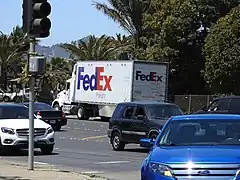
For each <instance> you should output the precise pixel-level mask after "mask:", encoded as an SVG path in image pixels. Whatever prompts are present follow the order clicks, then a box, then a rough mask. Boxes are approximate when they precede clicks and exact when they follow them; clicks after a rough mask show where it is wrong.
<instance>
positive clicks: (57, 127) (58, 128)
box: [53, 125, 62, 131]
mask: <svg viewBox="0 0 240 180" xmlns="http://www.w3.org/2000/svg"><path fill="white" fill-rule="evenodd" d="M61 128H62V126H60V125H56V126H55V127H54V128H53V130H54V131H60V130H61Z"/></svg>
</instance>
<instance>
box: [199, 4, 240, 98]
mask: <svg viewBox="0 0 240 180" xmlns="http://www.w3.org/2000/svg"><path fill="white" fill-rule="evenodd" d="M205 57H206V63H205V70H204V77H205V80H206V82H207V84H208V85H209V87H210V89H211V91H212V92H216V93H233V94H240V85H239V84H240V79H239V74H240V58H239V57H240V7H236V8H234V9H232V11H231V12H230V13H229V14H227V15H226V16H225V17H223V18H220V19H219V20H218V21H217V23H216V24H215V25H214V26H213V27H212V28H211V32H210V33H209V35H208V36H207V38H206V43H205Z"/></svg>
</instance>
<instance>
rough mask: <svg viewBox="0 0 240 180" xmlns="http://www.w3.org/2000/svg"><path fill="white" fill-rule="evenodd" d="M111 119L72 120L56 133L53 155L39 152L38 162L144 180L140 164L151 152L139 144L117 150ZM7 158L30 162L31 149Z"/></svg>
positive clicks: (84, 171) (80, 170) (120, 179)
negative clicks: (112, 141) (112, 140)
mask: <svg viewBox="0 0 240 180" xmlns="http://www.w3.org/2000/svg"><path fill="white" fill-rule="evenodd" d="M107 129H108V123H107V122H99V121H83V120H77V119H68V125H66V126H65V127H63V128H62V130H61V131H60V132H56V146H55V150H54V153H53V155H49V156H46V155H42V154H41V153H40V151H38V150H37V151H36V152H35V157H34V161H35V163H36V164H52V165H55V166H56V167H58V168H60V169H65V170H72V171H75V172H81V173H89V174H96V175H99V176H102V177H106V178H109V179H115V180H122V179H124V178H125V179H131V180H139V179H140V166H141V163H142V161H143V159H144V158H145V157H146V155H147V151H146V150H145V149H143V148H141V147H139V146H138V145H127V146H126V148H125V150H124V151H121V152H115V151H113V150H112V148H111V145H110V144H109V138H108V137H107V135H106V131H107ZM2 158H4V159H8V160H12V161H19V162H23V161H24V162H27V160H28V155H27V151H22V152H21V153H20V154H10V155H7V156H4V157H2Z"/></svg>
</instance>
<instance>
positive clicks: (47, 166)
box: [0, 159, 113, 180]
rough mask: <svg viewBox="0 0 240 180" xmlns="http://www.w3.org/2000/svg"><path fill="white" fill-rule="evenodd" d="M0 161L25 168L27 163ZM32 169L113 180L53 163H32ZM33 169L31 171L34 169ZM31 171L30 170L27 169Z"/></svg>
mask: <svg viewBox="0 0 240 180" xmlns="http://www.w3.org/2000/svg"><path fill="white" fill-rule="evenodd" d="M0 162H1V163H3V164H6V165H10V166H15V167H17V168H21V169H27V167H28V164H27V163H23V162H16V161H11V160H5V159H0ZM34 170H35V171H52V172H59V173H66V174H74V175H77V176H80V175H81V176H82V177H83V178H86V180H113V179H108V178H106V177H102V176H100V175H96V174H94V172H93V173H81V172H80V173H79V172H74V171H71V170H61V169H58V168H56V167H55V165H51V164H34ZM34 170H33V171H34ZM28 171H32V170H28Z"/></svg>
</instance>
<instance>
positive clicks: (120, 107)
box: [112, 104, 125, 118]
mask: <svg viewBox="0 0 240 180" xmlns="http://www.w3.org/2000/svg"><path fill="white" fill-rule="evenodd" d="M124 107H125V106H124V105H123V104H118V105H117V107H116V108H115V110H114V112H113V115H112V117H113V118H120V117H121V115H122V113H123V111H124Z"/></svg>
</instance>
